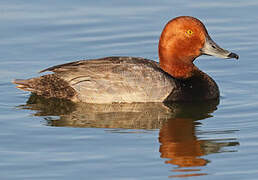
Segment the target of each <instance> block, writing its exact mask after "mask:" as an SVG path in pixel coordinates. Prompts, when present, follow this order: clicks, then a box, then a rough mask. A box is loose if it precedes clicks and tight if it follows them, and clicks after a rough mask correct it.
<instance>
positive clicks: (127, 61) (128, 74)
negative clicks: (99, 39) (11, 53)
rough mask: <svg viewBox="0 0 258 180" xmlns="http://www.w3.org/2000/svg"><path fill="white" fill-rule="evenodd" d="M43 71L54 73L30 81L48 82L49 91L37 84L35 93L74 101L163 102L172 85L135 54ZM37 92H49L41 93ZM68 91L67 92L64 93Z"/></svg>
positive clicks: (151, 65)
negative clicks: (39, 88) (134, 55)
mask: <svg viewBox="0 0 258 180" xmlns="http://www.w3.org/2000/svg"><path fill="white" fill-rule="evenodd" d="M45 71H52V72H54V73H53V74H50V75H45V76H41V77H39V78H38V79H37V78H32V79H30V83H31V84H32V83H38V82H40V81H41V82H42V81H45V83H44V84H47V82H48V84H49V85H45V87H46V88H48V90H47V89H45V90H44V85H37V86H38V87H41V88H43V89H42V90H38V92H36V91H35V93H37V94H40V95H43V96H49V97H51V96H53V97H57V96H59V94H61V95H60V96H61V97H58V98H62V96H64V97H63V98H66V99H70V100H72V101H75V102H78V101H81V102H87V103H112V102H129V103H130V102H162V101H163V100H165V99H166V97H167V96H168V95H169V94H170V93H171V91H172V89H173V87H175V85H174V82H173V80H172V79H171V78H170V77H169V75H168V74H166V73H165V72H164V71H162V69H160V67H159V65H158V63H156V62H155V61H152V60H147V59H143V58H135V57H106V58H101V59H92V60H81V61H76V62H72V63H67V64H62V65H58V66H53V67H50V68H48V69H45V70H43V71H41V72H45ZM32 80H34V81H32ZM18 84H19V83H18ZM23 84H25V83H23ZM59 85H60V86H62V89H60V88H59ZM51 86H52V87H55V88H54V89H56V91H58V93H55V90H54V89H53V90H49V88H50V87H51ZM18 87H19V86H18ZM35 87H36V85H35ZM20 88H21V87H20ZM21 89H22V88H21ZM23 89H24V88H23ZM31 89H32V88H31ZM40 91H42V92H43V91H44V92H50V91H52V92H51V93H48V94H46V93H45V94H44V93H41V92H40ZM61 91H65V92H63V93H62V92H61ZM32 92H33V91H32ZM67 93H69V94H70V95H69V96H67Z"/></svg>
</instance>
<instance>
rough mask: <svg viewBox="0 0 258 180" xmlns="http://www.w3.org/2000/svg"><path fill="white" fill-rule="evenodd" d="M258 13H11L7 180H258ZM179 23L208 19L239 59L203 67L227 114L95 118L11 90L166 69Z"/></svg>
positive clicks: (57, 5)
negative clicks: (66, 76) (76, 68)
mask: <svg viewBox="0 0 258 180" xmlns="http://www.w3.org/2000/svg"><path fill="white" fill-rule="evenodd" d="M257 8H258V2H257V1H255V0H246V1H241V0H237V1H233V0H228V1H216V2H207V1H204V0H196V1H194V2H190V1H186V0H182V1H180V2H177V1H174V2H173V1H169V0H164V1H162V2H161V1H153V0H150V1H137V0H131V1H118V0H111V1H80V0H75V1H68V0H62V1H61V0H56V1H50V0H44V1H39V0H38V1H32V0H26V1H21V0H19V1H18V0H13V1H1V2H0V23H1V26H0V32H1V35H0V47H1V48H0V125H1V126H0V144H1V145H0V159H1V161H0V172H1V179H5V180H9V179H12V180H15V179H33V180H34V179H44V180H46V179H49V180H50V179H51V180H52V179H55V180H57V179H62V180H64V179H119V180H120V179H126V180H129V179H130V180H131V179H141V180H142V179H148V180H149V179H168V178H179V179H234V180H238V179H239V180H243V179H248V180H251V179H252V180H255V179H257V177H258V161H257V157H258V151H257V148H258V142H257V139H258V126H257V121H258V118H257V117H258V116H257V115H258V111H257V110H258V109H257V107H258V94H257V89H258V80H257V77H258V71H257V69H258V64H257V54H258V53H257V48H258V43H257V42H258V36H257V32H256V29H258V23H257V21H258V12H257ZM180 15H190V16H194V17H197V18H199V19H201V20H202V21H203V22H204V24H205V25H206V27H207V29H208V31H209V33H210V35H211V37H212V38H213V39H214V40H215V41H216V42H217V43H218V44H219V45H221V46H222V47H224V48H226V49H229V50H232V51H233V52H236V53H238V54H239V55H240V59H239V60H238V61H235V60H222V59H218V58H214V57H208V56H203V57H200V58H198V60H196V62H195V64H196V65H197V66H198V67H199V68H200V69H202V70H203V71H205V72H206V73H208V74H209V75H210V76H211V77H213V79H214V80H215V81H216V82H217V83H218V85H219V87H220V91H221V98H220V102H209V103H208V104H190V105H189V104H188V105H177V104H172V105H169V106H163V105H161V104H150V105H142V104H133V105H131V106H129V105H128V106H121V107H114V106H87V107H85V106H84V105H76V106H74V105H71V104H70V103H69V102H48V101H47V102H46V101H44V100H41V99H34V97H31V98H30V94H29V93H27V92H23V91H20V90H18V89H15V88H14V87H15V86H14V85H13V84H12V83H11V81H12V80H13V79H15V78H21V79H22V78H29V77H33V76H38V74H37V72H38V71H40V70H42V69H44V68H47V67H49V66H52V65H56V64H60V63H65V62H70V61H75V60H79V59H86V58H99V57H105V56H114V55H120V56H136V57H138V56H139V57H145V58H149V59H155V60H157V59H158V54H157V45H158V39H159V35H160V33H161V31H162V29H163V26H164V25H165V24H166V22H167V21H168V20H170V19H171V18H173V17H176V16H180ZM29 98H30V101H29V102H27V101H28V99H29Z"/></svg>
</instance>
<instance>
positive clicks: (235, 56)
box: [228, 53, 239, 59]
mask: <svg viewBox="0 0 258 180" xmlns="http://www.w3.org/2000/svg"><path fill="white" fill-rule="evenodd" d="M228 57H229V58H235V59H238V58H239V56H238V55H237V54H235V53H230V54H229V55H228Z"/></svg>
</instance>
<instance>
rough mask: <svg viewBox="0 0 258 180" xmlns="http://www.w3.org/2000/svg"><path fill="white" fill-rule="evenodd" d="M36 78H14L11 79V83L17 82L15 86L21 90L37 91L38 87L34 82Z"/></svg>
mask: <svg viewBox="0 0 258 180" xmlns="http://www.w3.org/2000/svg"><path fill="white" fill-rule="evenodd" d="M37 81H38V78H31V79H15V80H13V81H12V83H13V84H17V86H16V88H18V89H21V90H23V91H30V92H37V91H38V88H36V87H37V86H36V84H37V83H36V82H37Z"/></svg>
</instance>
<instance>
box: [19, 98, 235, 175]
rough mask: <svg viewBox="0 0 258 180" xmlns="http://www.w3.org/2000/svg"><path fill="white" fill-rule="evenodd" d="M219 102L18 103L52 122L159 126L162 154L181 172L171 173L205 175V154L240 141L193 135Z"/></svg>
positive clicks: (134, 127)
mask: <svg viewBox="0 0 258 180" xmlns="http://www.w3.org/2000/svg"><path fill="white" fill-rule="evenodd" d="M218 103H219V101H218V100H215V101H210V102H206V103H195V104H193V103H184V104H176V103H173V104H162V103H148V104H146V103H133V104H106V105H101V104H85V103H84V104H73V103H71V102H69V101H63V100H57V99H44V98H41V97H39V96H36V95H32V96H31V97H30V98H29V100H28V102H27V104H26V105H23V106H20V107H22V108H24V109H31V110H36V113H35V115H36V116H48V117H47V118H45V119H46V120H47V123H48V125H51V126H70V127H94V128H112V129H116V128H122V129H160V132H159V142H160V153H161V157H162V158H166V160H165V162H166V163H169V164H172V165H177V168H174V169H173V172H174V173H176V174H178V173H182V172H184V174H178V175H173V176H171V177H187V176H200V175H205V173H198V172H197V173H196V171H199V170H200V169H198V167H200V166H205V165H206V164H207V163H209V160H208V159H206V157H204V155H207V154H211V153H218V152H222V148H224V147H227V146H235V145H238V144H239V143H238V142H237V141H236V139H219V140H214V139H213V140H200V139H198V137H197V136H196V128H197V127H198V126H201V123H200V121H199V120H201V119H205V118H208V117H211V115H210V114H211V113H212V112H214V111H215V110H216V108H217V105H218ZM53 116H54V117H53ZM56 117H57V118H56ZM230 132H232V131H230ZM200 133H202V132H200ZM214 133H216V132H214ZM224 133H227V132H224ZM223 152H225V150H223ZM189 171H190V172H191V173H190V174H189Z"/></svg>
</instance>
